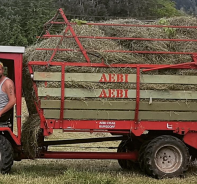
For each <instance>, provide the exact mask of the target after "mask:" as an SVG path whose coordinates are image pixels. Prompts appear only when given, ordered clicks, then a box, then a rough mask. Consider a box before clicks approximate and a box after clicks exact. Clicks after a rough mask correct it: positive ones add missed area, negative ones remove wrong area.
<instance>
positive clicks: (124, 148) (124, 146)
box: [117, 140, 139, 170]
mask: <svg viewBox="0 0 197 184" xmlns="http://www.w3.org/2000/svg"><path fill="white" fill-rule="evenodd" d="M134 150H135V147H133V148H132V142H131V141H129V142H128V140H123V141H121V143H120V144H119V146H118V149H117V152H118V153H122V152H123V153H125V152H131V151H134ZM118 163H119V165H120V167H121V168H122V169H125V170H131V169H133V168H136V167H139V165H138V163H136V162H133V161H132V160H122V159H118Z"/></svg>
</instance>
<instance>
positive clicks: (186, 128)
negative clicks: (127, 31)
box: [28, 9, 197, 160]
mask: <svg viewBox="0 0 197 184" xmlns="http://www.w3.org/2000/svg"><path fill="white" fill-rule="evenodd" d="M59 15H61V16H62V18H63V20H64V21H63V22H57V21H56V20H55V19H56V18H57V17H58V16H59ZM52 24H63V25H66V26H67V27H66V28H65V31H64V33H63V35H51V34H50V32H49V30H47V26H48V25H52ZM73 24H75V23H70V22H69V21H68V19H67V18H66V16H65V14H64V12H63V10H62V9H59V10H58V11H57V14H56V15H55V17H54V18H52V19H51V20H50V21H49V22H47V23H46V24H45V28H46V34H45V35H43V36H42V38H44V39H47V38H51V37H60V38H61V40H60V42H59V44H61V42H62V41H63V39H65V38H73V39H75V41H76V43H77V44H78V46H79V49H78V50H73V49H67V48H65V49H59V44H58V46H57V47H56V48H38V49H37V50H51V51H53V54H52V56H51V58H50V60H49V61H48V62H44V61H30V62H29V63H28V68H29V71H30V74H33V66H34V65H41V66H46V67H49V66H61V69H62V70H61V108H60V119H45V117H44V115H43V110H42V109H41V108H40V101H39V97H38V95H37V94H38V93H37V90H38V89H37V86H36V83H35V82H34V81H33V87H34V90H35V92H36V97H37V99H38V103H35V105H36V108H37V111H38V114H39V115H40V118H41V128H42V129H43V130H44V132H43V133H44V136H48V135H51V134H52V133H53V130H54V129H63V131H64V132H85V131H88V132H108V133H109V132H110V133H113V134H120V135H124V134H125V135H129V134H133V135H135V136H141V135H142V134H144V133H146V132H147V131H150V130H163V131H166V130H168V131H172V132H174V133H176V134H179V135H185V134H187V133H189V132H190V131H197V122H177V121H169V122H168V121H140V120H139V118H138V114H139V101H140V71H141V70H142V71H143V72H146V71H150V70H158V69H165V68H176V69H197V53H196V52H181V51H180V52H163V51H128V50H105V51H103V52H119V53H137V54H182V55H191V56H192V59H191V62H188V63H183V64H177V65H154V64H111V65H106V64H105V63H104V61H103V60H101V62H100V63H91V60H90V58H89V57H88V54H87V53H88V51H89V50H85V49H84V47H83V45H82V44H81V42H80V40H79V38H83V39H112V40H139V41H140V40H141V41H173V42H197V39H157V38H128V37H124V38H121V37H94V36H80V35H79V36H77V35H76V33H75V31H74V29H73V28H72V25H73ZM84 25H87V26H88V25H92V26H94V25H96V26H99V25H104V26H123V27H125V26H128V27H154V28H163V27H164V28H166V27H168V28H182V29H188V28H189V29H196V28H197V26H165V25H136V24H134V25H132V24H128V25H125V24H102V23H86V24H84ZM68 31H70V32H71V35H72V36H65V33H67V32H68ZM57 51H60V52H61V51H67V52H73V51H74V52H81V53H82V54H83V56H84V58H85V59H86V62H83V63H78V62H65V61H64V62H56V61H53V58H54V56H55V54H56V52H57ZM66 66H76V67H77V66H78V67H80V66H84V67H106V68H108V67H114V68H119V67H121V68H136V69H137V74H136V75H137V77H136V84H137V87H136V110H135V119H134V120H130V121H117V120H111V121H110V120H65V119H63V110H64V109H63V108H64V97H65V96H64V85H65V67H66ZM100 122H105V123H106V125H108V124H109V125H110V123H112V122H113V124H114V125H115V126H114V127H113V128H110V126H109V127H108V128H107V126H106V127H105V128H101V127H100V126H99V123H100ZM61 143H62V142H61ZM51 144H53V143H51ZM54 144H55V143H54ZM40 158H83V159H84V158H94V159H95V158H100V159H107V158H110V159H133V160H136V159H137V153H134V152H132V153H124V154H123V153H80V152H79V153H72V152H69V153H62V152H56V153H52V152H47V151H46V150H45V151H43V152H42V154H41V156H40Z"/></svg>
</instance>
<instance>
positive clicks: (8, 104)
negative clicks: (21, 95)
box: [0, 62, 16, 122]
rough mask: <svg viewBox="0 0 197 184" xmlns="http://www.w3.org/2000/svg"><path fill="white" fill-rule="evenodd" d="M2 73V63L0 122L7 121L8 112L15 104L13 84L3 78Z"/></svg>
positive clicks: (0, 71)
mask: <svg viewBox="0 0 197 184" xmlns="http://www.w3.org/2000/svg"><path fill="white" fill-rule="evenodd" d="M3 73H4V68H3V63H2V62H0V122H4V121H7V120H8V119H9V117H10V113H9V110H10V109H11V108H12V107H13V106H14V104H15V103H16V96H15V91H14V83H13V81H12V80H11V79H9V78H7V77H5V76H4V75H3Z"/></svg>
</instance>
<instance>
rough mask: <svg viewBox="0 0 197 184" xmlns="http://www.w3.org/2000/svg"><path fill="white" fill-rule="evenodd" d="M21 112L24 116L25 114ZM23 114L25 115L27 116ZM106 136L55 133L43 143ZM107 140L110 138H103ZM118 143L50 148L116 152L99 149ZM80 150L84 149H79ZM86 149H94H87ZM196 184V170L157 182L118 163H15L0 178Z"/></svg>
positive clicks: (10, 182)
mask: <svg viewBox="0 0 197 184" xmlns="http://www.w3.org/2000/svg"><path fill="white" fill-rule="evenodd" d="M23 112H25V113H26V111H25V110H24V111H23ZM25 113H24V115H26V114H25ZM99 136H105V135H104V134H98V133H97V134H89V133H62V131H60V130H57V131H55V132H54V134H53V135H52V136H49V137H47V139H46V140H54V139H74V138H90V137H99ZM106 136H109V135H106ZM118 144H119V142H118V141H116V142H105V143H88V144H79V145H75V146H74V147H63V146H62V147H52V148H51V149H50V150H56V151H63V150H65V151H71V150H72V151H116V150H115V149H113V150H109V149H106V148H102V149H99V147H109V146H110V147H115V146H118ZM82 147H83V148H82ZM87 147H95V148H93V149H92V148H91V149H88V148H87ZM1 183H6V184H16V183H17V184H18V183H20V184H28V183H31V184H32V183H35V184H44V183H47V184H48V183H54V184H56V183H58V184H61V183H65V184H67V183H68V184H78V183H79V184H122V183H124V184H143V183H146V184H190V183H194V184H197V166H195V165H194V166H192V167H190V169H189V171H188V172H187V173H186V175H185V178H173V179H164V180H157V179H153V178H151V177H148V176H146V175H145V174H144V173H142V172H141V171H140V170H139V169H135V170H131V171H124V170H122V169H121V168H120V166H119V165H118V162H117V160H44V159H38V160H23V161H20V162H15V163H14V165H13V167H12V170H11V173H10V174H9V175H0V184H1Z"/></svg>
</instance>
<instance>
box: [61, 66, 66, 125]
mask: <svg viewBox="0 0 197 184" xmlns="http://www.w3.org/2000/svg"><path fill="white" fill-rule="evenodd" d="M64 93H65V64H64V63H63V64H62V73H61V107H60V120H61V121H62V122H63V119H64V97H65V94H64Z"/></svg>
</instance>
